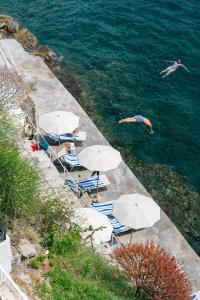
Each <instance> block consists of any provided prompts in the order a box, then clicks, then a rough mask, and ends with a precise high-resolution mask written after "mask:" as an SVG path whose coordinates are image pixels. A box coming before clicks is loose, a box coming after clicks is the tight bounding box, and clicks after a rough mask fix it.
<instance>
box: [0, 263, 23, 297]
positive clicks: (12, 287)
mask: <svg viewBox="0 0 200 300" xmlns="http://www.w3.org/2000/svg"><path fill="white" fill-rule="evenodd" d="M2 284H3V285H4V286H6V287H7V288H8V291H9V292H10V293H12V295H13V296H14V297H15V298H16V300H28V298H27V297H26V296H25V295H24V293H23V292H22V291H21V290H20V289H19V287H18V286H17V285H16V283H15V282H14V281H13V280H12V278H11V277H10V275H8V274H7V273H6V271H5V270H4V268H3V267H2V266H1V265H0V287H1V285H2ZM0 297H1V294H0Z"/></svg>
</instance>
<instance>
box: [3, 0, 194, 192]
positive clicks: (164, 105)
mask: <svg viewBox="0 0 200 300" xmlns="http://www.w3.org/2000/svg"><path fill="white" fill-rule="evenodd" d="M199 8H200V4H199V1H197V0H190V1H186V0H151V1H149V0H137V1H136V0H118V1H117V0H106V1H103V0H93V1H91V0H70V1H69V0H49V1H45V0H43V1H42V0H35V1H31V0H18V1H15V0H8V1H7V2H6V1H5V2H3V3H1V8H0V9H1V12H2V13H4V14H9V15H12V16H13V17H15V18H16V19H17V20H18V21H20V23H21V25H22V26H26V27H28V28H29V29H30V30H31V31H32V32H33V33H34V34H35V35H36V36H37V37H38V39H39V41H40V42H41V43H45V44H48V45H49V46H50V47H51V48H53V49H54V50H55V51H56V52H57V53H59V54H60V55H62V58H63V60H65V62H66V64H67V66H68V67H69V69H70V70H71V72H73V73H74V74H76V75H77V76H78V77H79V78H80V82H81V84H82V86H83V88H85V89H86V90H87V92H88V95H89V96H92V97H94V98H95V102H96V107H97V109H98V110H99V112H100V113H101V115H103V116H104V119H105V123H107V124H108V125H109V126H110V128H112V130H113V132H115V133H116V134H120V135H121V136H122V143H123V145H124V147H127V148H129V150H131V151H132V153H133V154H136V155H137V156H138V157H139V158H141V159H142V160H144V161H147V162H158V163H164V164H167V165H168V166H170V167H172V168H174V169H175V170H176V171H178V172H179V173H181V174H182V175H184V176H185V177H186V179H187V180H188V182H190V183H191V184H193V185H194V186H195V187H196V188H197V189H198V190H200V185H199V183H200V172H199V166H200V150H199V144H200V134H199V133H200V118H199V116H200V85H199V83H200V71H199V69H200V67H199V65H200V39H199V31H200V9H199ZM177 58H180V59H182V61H183V63H184V64H185V65H186V66H187V67H188V69H189V70H190V73H187V72H186V71H185V70H184V69H179V70H177V72H175V73H174V74H172V75H170V76H169V77H168V78H166V79H162V78H161V76H160V75H159V72H160V71H161V70H162V69H164V68H165V67H166V66H167V65H169V63H168V62H167V60H175V59H177ZM135 114H142V115H144V116H146V117H148V118H149V119H150V120H151V121H152V123H153V126H154V131H155V134H154V135H153V136H150V135H149V134H148V133H147V131H146V130H145V128H143V127H142V126H138V125H136V124H134V125H133V124H122V125H118V120H119V119H120V118H122V117H126V116H133V115H135Z"/></svg>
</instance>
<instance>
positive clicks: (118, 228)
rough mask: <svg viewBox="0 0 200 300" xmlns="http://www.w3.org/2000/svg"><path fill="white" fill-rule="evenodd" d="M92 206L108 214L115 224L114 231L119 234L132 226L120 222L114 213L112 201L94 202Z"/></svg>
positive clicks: (111, 221)
mask: <svg viewBox="0 0 200 300" xmlns="http://www.w3.org/2000/svg"><path fill="white" fill-rule="evenodd" d="M91 207H92V208H94V209H96V210H97V211H98V212H101V213H102V214H104V215H106V216H107V217H108V219H109V221H110V223H111V225H112V226H113V233H115V234H119V233H122V232H126V231H128V230H130V229H131V228H130V227H128V226H126V225H122V224H120V223H119V222H118V221H117V219H116V218H114V217H113V215H112V201H107V202H99V203H92V204H91Z"/></svg>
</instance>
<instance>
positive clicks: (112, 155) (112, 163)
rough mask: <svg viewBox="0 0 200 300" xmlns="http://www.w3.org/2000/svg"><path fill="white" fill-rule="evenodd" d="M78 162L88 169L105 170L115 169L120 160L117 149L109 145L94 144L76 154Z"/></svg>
mask: <svg viewBox="0 0 200 300" xmlns="http://www.w3.org/2000/svg"><path fill="white" fill-rule="evenodd" d="M78 159H79V163H80V164H81V165H82V166H84V167H85V168H87V169H88V170H90V171H101V172H106V171H109V170H112V169H116V168H117V167H118V166H119V164H120V163H121V161H122V158H121V155H120V153H119V151H117V150H115V149H114V148H112V147H111V146H102V145H94V146H91V147H87V148H85V149H83V150H82V151H81V152H80V153H79V155H78Z"/></svg>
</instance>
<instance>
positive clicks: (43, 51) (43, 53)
mask: <svg viewBox="0 0 200 300" xmlns="http://www.w3.org/2000/svg"><path fill="white" fill-rule="evenodd" d="M33 54H34V55H37V56H40V57H42V58H44V60H45V61H52V60H55V59H56V58H57V55H56V53H55V52H54V51H52V50H51V49H50V48H49V47H48V46H41V47H40V48H39V49H37V50H36V51H34V52H33Z"/></svg>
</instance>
